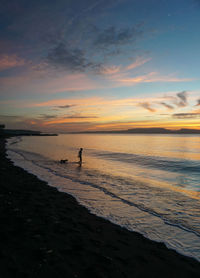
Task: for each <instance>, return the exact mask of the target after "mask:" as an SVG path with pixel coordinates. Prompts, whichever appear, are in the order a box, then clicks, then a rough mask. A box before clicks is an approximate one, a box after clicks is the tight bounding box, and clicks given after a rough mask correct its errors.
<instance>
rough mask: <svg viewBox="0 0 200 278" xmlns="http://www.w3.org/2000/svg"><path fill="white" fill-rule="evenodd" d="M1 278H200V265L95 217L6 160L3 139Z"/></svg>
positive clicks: (0, 150)
mask: <svg viewBox="0 0 200 278" xmlns="http://www.w3.org/2000/svg"><path fill="white" fill-rule="evenodd" d="M0 166H1V167H0V179H1V183H0V184H1V185H0V223H1V229H0V244H1V245H0V246H1V248H0V258H1V259H0V277H2V278H7V277H12V278H14V277H20V278H24V277H31V278H32V277H34V278H36V277H37V278H40V277H42V278H44V277H48V278H51V277H63V278H64V277H69V278H70V277H88V278H90V277H92V278H103V277H115V278H117V277H119V278H123V277H149V276H152V277H170V278H172V277H181V278H183V277H188V278H189V277H200V263H199V262H197V261H195V260H193V259H191V258H187V257H184V256H182V255H180V254H177V253H176V252H175V251H172V250H169V249H167V248H166V247H165V245H164V244H161V243H156V242H152V241H150V240H148V239H146V238H144V237H143V236H142V235H140V234H138V233H134V232H129V231H127V230H125V229H123V228H121V227H119V226H117V225H114V224H112V223H110V222H108V221H106V220H104V219H102V218H99V217H97V216H95V215H92V214H91V213H89V212H88V210H87V209H86V208H84V207H82V206H81V205H79V204H78V203H77V201H76V200H75V199H74V198H73V197H71V196H70V195H68V194H66V193H62V192H58V191H57V189H55V188H53V187H50V186H48V184H47V183H45V182H43V181H40V180H39V179H38V178H37V177H35V176H34V175H32V174H29V173H27V172H25V171H24V170H23V169H21V168H19V167H16V166H14V165H13V163H12V162H11V161H10V160H9V159H7V158H6V155H5V139H0Z"/></svg>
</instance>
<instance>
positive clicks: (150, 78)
mask: <svg viewBox="0 0 200 278" xmlns="http://www.w3.org/2000/svg"><path fill="white" fill-rule="evenodd" d="M193 80H194V79H192V78H177V77H173V76H161V75H159V74H158V73H157V72H150V73H148V74H146V75H141V76H137V77H127V78H121V79H120V78H118V80H116V81H118V82H121V83H123V84H124V85H133V84H137V83H151V82H188V81H193Z"/></svg>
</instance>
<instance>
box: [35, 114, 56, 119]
mask: <svg viewBox="0 0 200 278" xmlns="http://www.w3.org/2000/svg"><path fill="white" fill-rule="evenodd" d="M39 118H41V119H43V120H49V119H55V118H57V115H47V114H40V116H39Z"/></svg>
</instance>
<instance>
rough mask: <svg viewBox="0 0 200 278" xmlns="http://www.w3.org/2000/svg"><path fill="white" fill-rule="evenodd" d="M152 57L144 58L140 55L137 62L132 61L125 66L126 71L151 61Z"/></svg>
mask: <svg viewBox="0 0 200 278" xmlns="http://www.w3.org/2000/svg"><path fill="white" fill-rule="evenodd" d="M150 60H151V58H147V59H144V58H142V57H138V58H137V59H136V61H135V62H133V63H131V64H130V65H128V66H126V67H125V68H124V70H125V71H129V70H132V69H135V68H137V67H140V66H142V65H144V64H145V63H147V62H149V61H150Z"/></svg>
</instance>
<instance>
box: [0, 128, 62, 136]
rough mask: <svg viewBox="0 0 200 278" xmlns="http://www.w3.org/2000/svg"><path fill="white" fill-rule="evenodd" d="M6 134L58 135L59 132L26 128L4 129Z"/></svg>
mask: <svg viewBox="0 0 200 278" xmlns="http://www.w3.org/2000/svg"><path fill="white" fill-rule="evenodd" d="M3 134H4V135H10V136H17V135H18V136H56V135H57V134H54V133H53V134H52V133H42V132H41V131H35V130H25V129H4V130H3Z"/></svg>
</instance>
